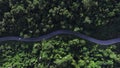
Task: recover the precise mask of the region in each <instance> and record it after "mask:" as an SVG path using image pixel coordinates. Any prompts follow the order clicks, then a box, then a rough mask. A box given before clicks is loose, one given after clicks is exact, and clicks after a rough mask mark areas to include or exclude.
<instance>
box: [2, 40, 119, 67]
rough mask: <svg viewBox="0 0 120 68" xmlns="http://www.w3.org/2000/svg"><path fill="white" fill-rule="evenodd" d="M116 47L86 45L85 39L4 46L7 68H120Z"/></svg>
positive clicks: (4, 65)
mask: <svg viewBox="0 0 120 68" xmlns="http://www.w3.org/2000/svg"><path fill="white" fill-rule="evenodd" d="M115 49H116V47H115V46H108V47H107V48H106V47H104V48H103V47H100V46H98V45H94V46H93V44H89V45H86V41H84V40H81V39H71V40H69V41H63V40H61V41H60V40H53V39H51V40H48V41H42V42H41V43H22V42H8V43H6V42H4V43H3V44H1V46H0V50H1V51H2V54H1V56H0V57H1V61H0V62H1V63H3V64H0V65H1V66H2V67H3V68H8V67H9V68H101V67H105V68H113V67H115V68H116V67H120V65H119V64H120V54H117V53H116V52H114V50H115Z"/></svg>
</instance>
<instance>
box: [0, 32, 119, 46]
mask: <svg viewBox="0 0 120 68" xmlns="http://www.w3.org/2000/svg"><path fill="white" fill-rule="evenodd" d="M60 34H69V35H75V36H77V37H79V38H82V39H85V40H88V41H90V42H94V43H96V44H100V45H111V44H115V43H120V38H115V39H110V40H98V39H95V38H92V37H89V36H87V35H84V34H81V33H78V32H73V31H70V30H57V31H54V32H51V33H49V34H46V35H43V36H40V37H37V38H23V37H19V36H8V37H1V38H0V42H2V41H9V40H14V41H24V42H37V41H42V40H47V39H49V38H51V37H53V36H56V35H60Z"/></svg>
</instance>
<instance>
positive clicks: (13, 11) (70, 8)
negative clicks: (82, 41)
mask: <svg viewBox="0 0 120 68" xmlns="http://www.w3.org/2000/svg"><path fill="white" fill-rule="evenodd" d="M0 9H1V10H0V36H4V35H17V36H18V35H19V36H24V37H26V36H27V37H31V36H39V35H41V34H44V33H46V32H51V31H53V30H58V29H69V30H74V31H81V30H83V31H82V32H84V33H86V34H87V32H88V33H98V34H101V35H102V34H103V36H102V37H104V38H106V35H107V36H109V38H110V37H111V34H113V33H115V34H118V32H120V27H119V26H116V25H115V24H117V25H120V24H119V21H120V2H119V1H117V0H69V1H66V0H59V1H58V0H0ZM111 25H114V27H116V29H112V30H111V28H112V27H111ZM103 27H106V29H104V30H106V31H107V32H106V33H107V34H106V33H104V32H103V29H102V28H103ZM98 31H100V32H98ZM112 32H113V33H112ZM119 34H120V33H119ZM95 35H96V34H94V35H93V36H95ZM113 36H116V35H113ZM98 38H99V37H98ZM104 38H102V39H104Z"/></svg>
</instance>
